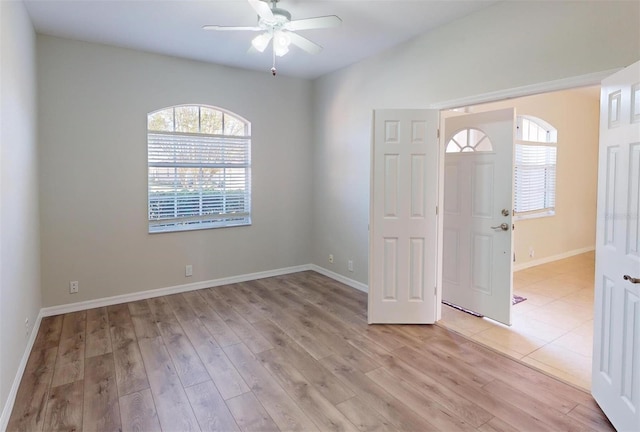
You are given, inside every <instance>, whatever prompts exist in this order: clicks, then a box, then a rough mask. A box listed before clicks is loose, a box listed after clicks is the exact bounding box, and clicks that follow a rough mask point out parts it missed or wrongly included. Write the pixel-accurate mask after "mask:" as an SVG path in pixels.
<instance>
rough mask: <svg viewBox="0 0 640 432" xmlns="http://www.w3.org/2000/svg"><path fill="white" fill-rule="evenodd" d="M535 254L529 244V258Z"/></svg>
mask: <svg viewBox="0 0 640 432" xmlns="http://www.w3.org/2000/svg"><path fill="white" fill-rule="evenodd" d="M535 255H536V251H535V250H533V246H529V258H533V257H534V256H535Z"/></svg>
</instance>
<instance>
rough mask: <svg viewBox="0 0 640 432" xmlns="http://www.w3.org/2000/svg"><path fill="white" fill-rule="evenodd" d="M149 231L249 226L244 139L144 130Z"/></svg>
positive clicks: (248, 161) (248, 166) (248, 142)
mask: <svg viewBox="0 0 640 432" xmlns="http://www.w3.org/2000/svg"><path fill="white" fill-rule="evenodd" d="M147 137H148V143H147V145H148V175H149V177H148V181H149V232H160V231H176V230H182V229H197V228H212V227H219V226H233V225H246V224H250V223H251V215H250V211H251V190H250V189H251V152H250V145H251V139H250V137H247V136H243V137H238V136H227V135H210V134H201V133H183V132H152V131H149V132H148V135H147Z"/></svg>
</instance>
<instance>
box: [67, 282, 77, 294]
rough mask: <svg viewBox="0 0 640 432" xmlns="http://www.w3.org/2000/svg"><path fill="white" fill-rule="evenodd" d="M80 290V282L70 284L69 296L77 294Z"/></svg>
mask: <svg viewBox="0 0 640 432" xmlns="http://www.w3.org/2000/svg"><path fill="white" fill-rule="evenodd" d="M78 290H79V285H78V281H71V282H69V294H75V293H77V292H78Z"/></svg>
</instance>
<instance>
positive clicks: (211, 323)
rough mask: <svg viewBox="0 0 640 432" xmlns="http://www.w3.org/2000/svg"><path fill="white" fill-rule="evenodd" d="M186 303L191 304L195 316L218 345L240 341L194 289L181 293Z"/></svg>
mask: <svg viewBox="0 0 640 432" xmlns="http://www.w3.org/2000/svg"><path fill="white" fill-rule="evenodd" d="M182 296H183V297H184V298H185V300H186V301H187V303H189V305H190V306H191V308H192V309H193V311H194V312H195V314H196V317H198V319H199V320H200V321H201V322H202V324H204V326H205V327H206V328H207V330H208V331H209V333H211V335H212V336H213V337H214V338H215V340H216V342H218V345H220V346H221V347H226V346H229V345H234V344H237V343H240V342H241V340H240V337H238V335H237V334H235V333H234V332H233V330H231V329H230V328H229V326H228V325H227V324H226V323H225V322H224V320H223V319H222V318H220V316H219V315H218V314H217V313H216V312H215V311H214V310H213V309H211V307H210V306H209V305H208V304H207V303H206V302H205V301H203V299H202V297H201V296H200V294H198V293H197V292H195V291H191V292H187V293H183V294H182Z"/></svg>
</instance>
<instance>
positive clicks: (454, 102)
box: [427, 68, 624, 321]
mask: <svg viewBox="0 0 640 432" xmlns="http://www.w3.org/2000/svg"><path fill="white" fill-rule="evenodd" d="M622 69H624V68H615V69H608V70H605V71H600V72H593V73H589V74H585V75H578V76H574V77H568V78H562V79H559V80H554V81H546V82H542V83H538V84H531V85H527V86H522V87H513V88H509V89H504V90H499V91H494V92H489V93H482V94H478V95H473V96H467V97H462V98H458V99H450V100H448V101H442V102H437V103H434V104H431V105H429V106H428V107H427V108H428V109H437V110H440V131H441V133H440V141H439V143H438V144H439V145H440V147H441V148H443V146H444V135H445V134H444V133H442V132H443V131H444V118H445V117H444V116H443V115H442V113H443V112H444V111H447V110H451V109H454V108H463V107H466V106H469V105H478V104H483V103H489V102H499V101H503V100H505V99H513V98H517V97H524V96H532V95H535V94H540V93H551V92H555V91H561V90H569V89H573V88H578V87H587V86H593V85H600V82H601V81H602V80H603V79H604V78H606V77H608V76H610V75H613V74H614V73H616V72H618V71H620V70H622ZM443 208H444V152H440V153H439V160H438V209H443ZM443 216H444V211H438V230H437V238H438V245H437V263H436V272H437V275H436V280H437V289H436V321H438V320H440V319H441V318H442V269H443V267H442V265H443V240H442V237H443V230H444V217H443Z"/></svg>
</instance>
